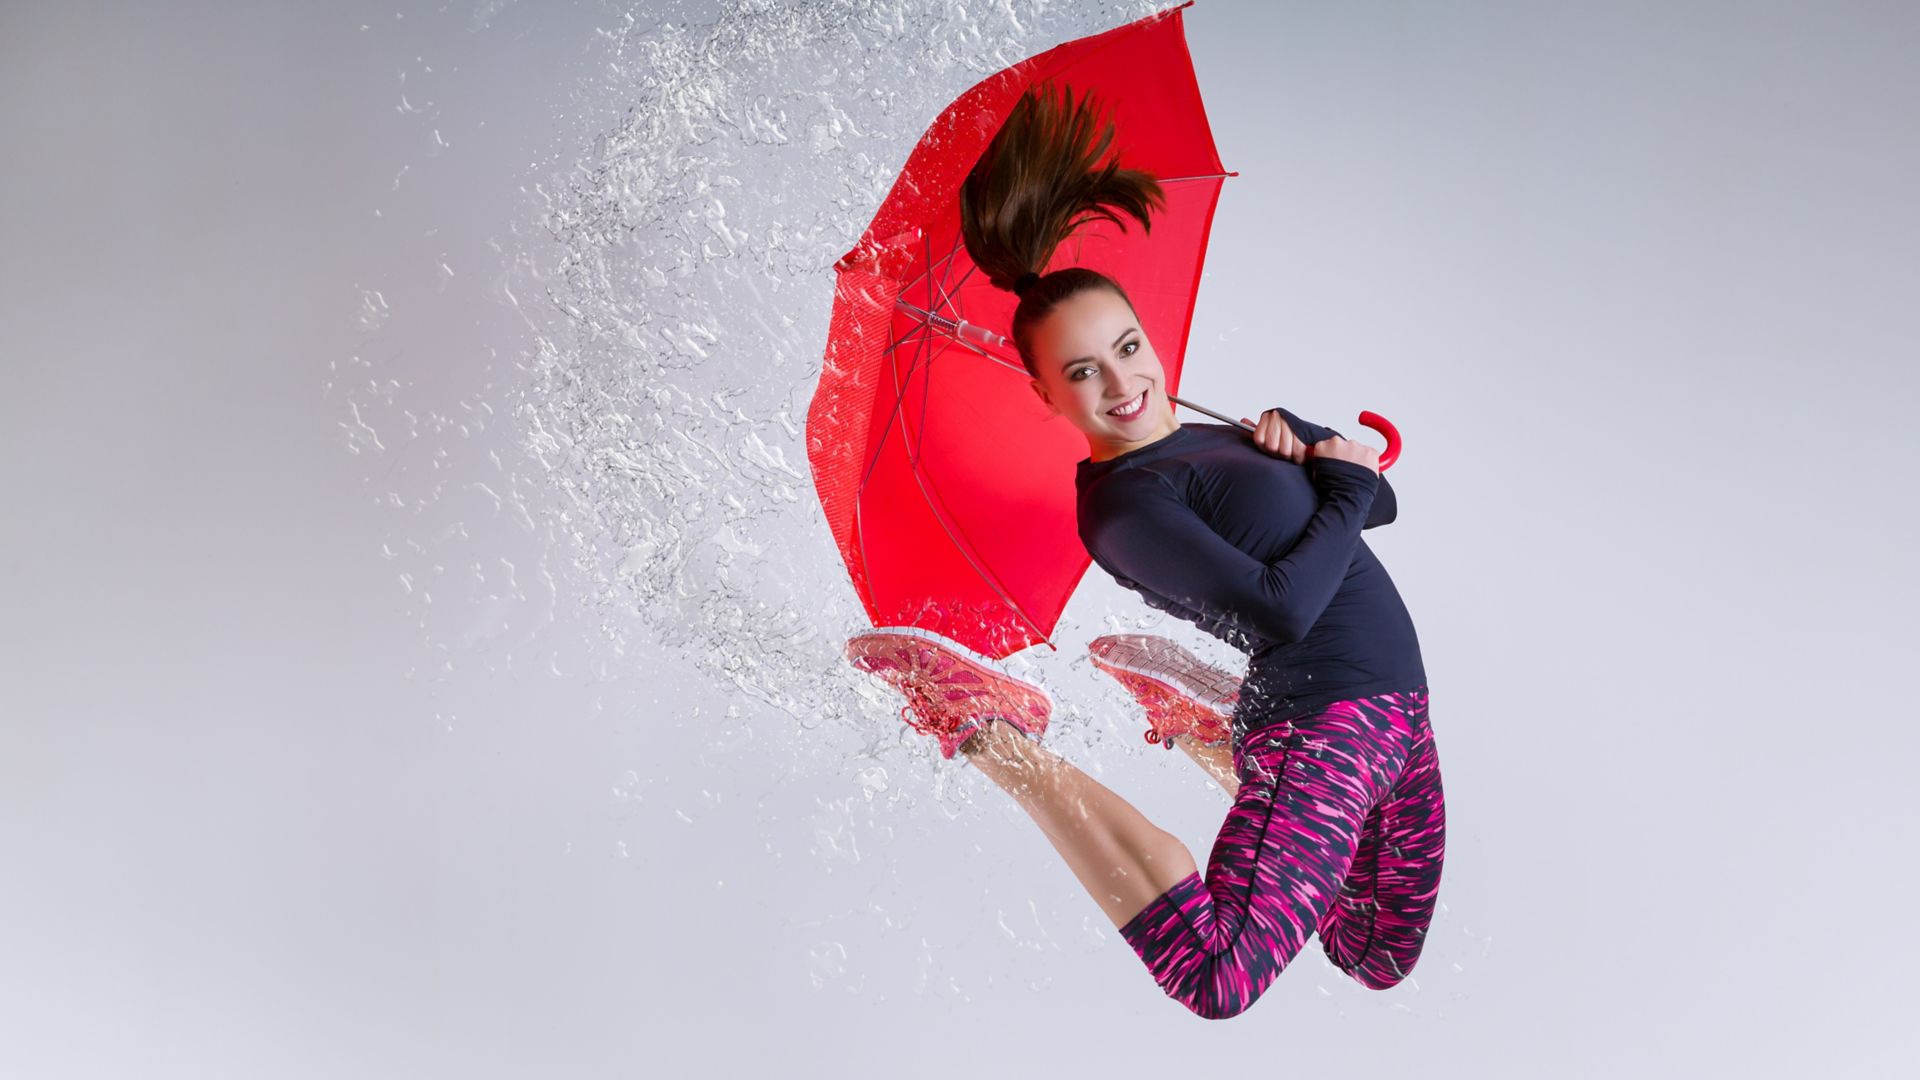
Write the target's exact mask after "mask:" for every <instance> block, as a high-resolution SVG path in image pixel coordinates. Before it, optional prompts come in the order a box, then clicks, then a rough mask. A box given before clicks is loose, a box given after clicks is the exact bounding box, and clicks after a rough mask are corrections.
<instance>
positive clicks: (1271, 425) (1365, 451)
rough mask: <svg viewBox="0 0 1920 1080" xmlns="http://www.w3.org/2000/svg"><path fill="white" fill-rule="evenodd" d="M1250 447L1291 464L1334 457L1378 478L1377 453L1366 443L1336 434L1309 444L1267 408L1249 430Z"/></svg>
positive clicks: (1280, 414) (1277, 412) (1378, 454)
mask: <svg viewBox="0 0 1920 1080" xmlns="http://www.w3.org/2000/svg"><path fill="white" fill-rule="evenodd" d="M1240 422H1241V423H1243V424H1252V423H1253V421H1251V420H1248V419H1246V418H1245V417H1242V418H1241V419H1240ZM1253 445H1255V446H1257V447H1259V448H1260V449H1262V450H1264V451H1266V452H1267V453H1269V454H1272V455H1273V456H1274V457H1282V458H1286V459H1287V460H1288V461H1291V462H1293V463H1294V464H1295V465H1304V464H1306V463H1307V459H1308V458H1315V457H1323V458H1336V459H1338V460H1340V461H1351V462H1353V463H1354V464H1355V465H1365V466H1366V467H1367V468H1369V469H1372V470H1373V472H1374V475H1375V476H1378V475H1380V451H1378V450H1375V449H1374V448H1373V447H1371V446H1368V445H1367V444H1366V443H1361V442H1354V441H1353V440H1352V439H1348V438H1344V437H1342V436H1339V435H1329V436H1327V437H1326V438H1324V439H1321V440H1320V441H1319V442H1316V443H1310V442H1307V441H1306V440H1304V439H1302V438H1300V436H1298V435H1295V434H1294V433H1293V425H1291V424H1289V423H1287V418H1286V416H1285V415H1283V414H1282V413H1281V412H1280V410H1279V409H1268V410H1267V411H1266V412H1263V413H1261V414H1260V423H1259V424H1257V425H1255V426H1254V429H1253Z"/></svg>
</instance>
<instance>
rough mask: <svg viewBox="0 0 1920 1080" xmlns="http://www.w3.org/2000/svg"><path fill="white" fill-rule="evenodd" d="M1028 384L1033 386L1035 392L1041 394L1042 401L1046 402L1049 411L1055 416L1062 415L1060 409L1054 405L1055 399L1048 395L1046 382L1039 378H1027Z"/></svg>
mask: <svg viewBox="0 0 1920 1080" xmlns="http://www.w3.org/2000/svg"><path fill="white" fill-rule="evenodd" d="M1027 385H1028V386H1031V387H1033V392H1034V393H1035V394H1036V395H1038V396H1039V398H1040V400H1041V401H1043V402H1045V403H1046V406H1047V410H1048V411H1049V412H1051V413H1053V414H1054V415H1055V416H1058V415H1060V410H1059V409H1058V408H1056V407H1055V406H1054V404H1053V399H1051V398H1049V397H1047V384H1046V383H1043V382H1041V381H1040V380H1039V379H1029V380H1027Z"/></svg>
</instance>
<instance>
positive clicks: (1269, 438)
mask: <svg viewBox="0 0 1920 1080" xmlns="http://www.w3.org/2000/svg"><path fill="white" fill-rule="evenodd" d="M1240 422H1241V423H1243V424H1251V423H1253V421H1251V420H1248V419H1247V418H1246V417H1244V416H1243V417H1241V418H1240ZM1253 445H1255V446H1257V447H1259V448H1260V449H1262V450H1265V451H1266V452H1267V453H1269V454H1272V455H1273V456H1274V457H1282V458H1286V459H1287V460H1288V461H1291V462H1293V463H1294V464H1295V465H1304V464H1306V462H1307V450H1308V448H1309V447H1311V446H1312V445H1313V444H1312V443H1309V442H1306V441H1305V440H1303V439H1301V438H1300V436H1298V435H1295V434H1294V433H1293V426H1292V425H1291V424H1289V423H1287V418H1286V417H1285V416H1283V415H1281V412H1280V410H1279V409H1268V410H1267V411H1266V412H1263V413H1261V414H1260V423H1259V424H1257V425H1256V426H1255V427H1254V429H1253Z"/></svg>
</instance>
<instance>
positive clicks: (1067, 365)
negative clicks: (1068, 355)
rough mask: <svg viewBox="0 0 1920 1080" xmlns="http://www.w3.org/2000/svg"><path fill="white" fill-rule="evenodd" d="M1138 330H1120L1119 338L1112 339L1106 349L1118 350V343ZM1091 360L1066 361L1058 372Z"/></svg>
mask: <svg viewBox="0 0 1920 1080" xmlns="http://www.w3.org/2000/svg"><path fill="white" fill-rule="evenodd" d="M1138 329H1140V328H1139V327H1137V326H1129V327H1127V328H1126V329H1125V330H1122V331H1120V336H1119V337H1117V338H1114V339H1113V344H1112V345H1110V346H1108V347H1109V348H1114V349H1117V348H1119V347H1120V343H1121V342H1122V341H1125V340H1126V339H1127V335H1128V334H1131V333H1133V332H1134V331H1135V330H1138ZM1092 359H1093V357H1091V356H1083V357H1081V358H1080V359H1078V360H1069V361H1067V362H1066V363H1064V364H1062V365H1060V370H1061V371H1065V370H1067V369H1068V368H1070V367H1072V366H1073V365H1075V364H1084V363H1086V362H1088V361H1089V360H1092Z"/></svg>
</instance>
